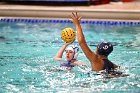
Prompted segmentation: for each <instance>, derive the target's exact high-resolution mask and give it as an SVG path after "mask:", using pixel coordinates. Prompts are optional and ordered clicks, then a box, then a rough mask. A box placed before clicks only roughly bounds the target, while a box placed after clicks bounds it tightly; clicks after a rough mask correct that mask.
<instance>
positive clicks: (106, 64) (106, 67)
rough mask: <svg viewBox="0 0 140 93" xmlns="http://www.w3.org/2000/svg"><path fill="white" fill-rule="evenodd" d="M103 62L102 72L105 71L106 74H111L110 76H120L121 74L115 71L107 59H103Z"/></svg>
mask: <svg viewBox="0 0 140 93" xmlns="http://www.w3.org/2000/svg"><path fill="white" fill-rule="evenodd" d="M103 62H104V67H103V70H105V71H106V72H107V73H108V74H111V75H121V74H122V72H120V71H115V67H114V64H113V63H112V62H111V61H109V60H108V59H103Z"/></svg>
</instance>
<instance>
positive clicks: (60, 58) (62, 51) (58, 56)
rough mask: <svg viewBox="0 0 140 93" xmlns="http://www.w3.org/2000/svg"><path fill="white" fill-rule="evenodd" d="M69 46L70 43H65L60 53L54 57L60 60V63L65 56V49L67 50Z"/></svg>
mask: <svg viewBox="0 0 140 93" xmlns="http://www.w3.org/2000/svg"><path fill="white" fill-rule="evenodd" d="M68 45H69V44H68V43H64V44H63V45H62V47H61V48H60V49H59V51H58V52H57V54H56V55H55V57H54V59H55V60H58V61H61V60H62V56H63V53H64V50H65V48H66V47H67V46H68Z"/></svg>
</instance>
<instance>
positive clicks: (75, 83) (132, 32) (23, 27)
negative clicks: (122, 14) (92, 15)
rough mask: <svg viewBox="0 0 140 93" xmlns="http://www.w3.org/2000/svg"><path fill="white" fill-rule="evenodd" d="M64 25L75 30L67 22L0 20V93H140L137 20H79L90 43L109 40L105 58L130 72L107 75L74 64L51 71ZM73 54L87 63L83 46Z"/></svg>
mask: <svg viewBox="0 0 140 93" xmlns="http://www.w3.org/2000/svg"><path fill="white" fill-rule="evenodd" d="M65 27H73V28H74V29H75V27H74V25H73V24H71V23H18V22H17V23H16V22H1V23H0V72H1V73H0V93H97V92H100V93H126V92H128V93H139V92H140V26H139V25H133V26H130V25H127V26H122V25H117V26H114V25H95V24H82V27H83V32H84V35H85V38H86V40H87V43H88V45H89V46H90V48H91V49H92V50H93V51H95V48H96V45H97V44H98V43H99V42H101V41H110V42H112V43H113V45H114V51H113V52H112V54H111V55H110V56H109V59H110V60H111V61H113V62H114V63H116V64H118V65H120V66H121V67H122V71H123V72H125V73H127V74H129V76H127V77H119V78H111V79H106V78H103V77H102V76H100V75H95V74H96V73H95V72H92V71H90V72H88V71H82V70H81V69H80V68H79V67H75V68H74V69H73V70H72V71H71V72H67V71H58V70H55V68H57V67H59V65H60V63H59V62H57V61H54V60H53V57H54V56H55V54H56V53H57V51H58V49H59V48H60V47H61V45H62V44H63V41H62V40H61V38H60V32H61V31H62V29H63V28H65ZM75 44H78V43H77V40H76V41H75ZM78 59H79V60H82V61H84V62H85V64H86V65H87V66H88V67H89V68H90V62H89V61H88V60H87V59H86V57H85V55H84V54H83V52H82V50H80V54H79V57H78ZM53 69H54V70H53Z"/></svg>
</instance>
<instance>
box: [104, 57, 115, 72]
mask: <svg viewBox="0 0 140 93" xmlns="http://www.w3.org/2000/svg"><path fill="white" fill-rule="evenodd" d="M103 62H104V67H103V70H106V71H107V72H109V71H112V70H114V64H113V63H112V62H111V61H109V60H108V59H103Z"/></svg>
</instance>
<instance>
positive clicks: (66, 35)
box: [61, 28, 76, 43]
mask: <svg viewBox="0 0 140 93" xmlns="http://www.w3.org/2000/svg"><path fill="white" fill-rule="evenodd" d="M75 37H76V33H75V31H74V30H73V29H72V28H65V29H63V30H62V32H61V38H62V40H63V41H64V42H66V43H69V42H72V41H74V40H75Z"/></svg>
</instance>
